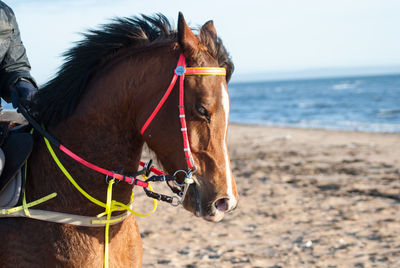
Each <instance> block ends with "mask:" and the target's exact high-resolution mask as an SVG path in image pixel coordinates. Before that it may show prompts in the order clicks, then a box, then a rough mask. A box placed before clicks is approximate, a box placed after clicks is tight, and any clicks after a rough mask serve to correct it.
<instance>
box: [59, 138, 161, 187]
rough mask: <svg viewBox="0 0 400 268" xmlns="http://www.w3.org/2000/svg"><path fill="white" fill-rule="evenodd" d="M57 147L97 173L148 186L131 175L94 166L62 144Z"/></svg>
mask: <svg viewBox="0 0 400 268" xmlns="http://www.w3.org/2000/svg"><path fill="white" fill-rule="evenodd" d="M59 148H60V150H61V151H63V152H64V153H65V154H67V155H68V156H70V157H71V158H73V159H74V160H76V161H77V162H79V163H81V164H82V165H84V166H86V167H88V168H90V169H93V170H95V171H97V172H99V173H102V174H104V175H108V176H110V177H113V178H116V179H117V180H121V181H126V182H128V183H131V184H133V183H135V184H136V185H139V186H142V187H145V188H147V187H148V186H149V184H148V183H147V182H144V181H141V180H136V179H135V178H133V177H128V176H124V175H121V174H116V173H114V172H112V171H109V170H107V169H104V168H101V167H99V166H96V165H94V164H92V163H89V162H88V161H86V160H85V159H83V158H81V157H79V156H77V155H76V154H74V153H73V152H71V151H70V150H68V149H67V148H66V147H64V146H63V145H60V147H59ZM157 175H159V174H157Z"/></svg>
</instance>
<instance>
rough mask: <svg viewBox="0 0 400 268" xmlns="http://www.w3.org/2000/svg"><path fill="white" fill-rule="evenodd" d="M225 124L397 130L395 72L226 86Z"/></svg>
mask: <svg viewBox="0 0 400 268" xmlns="http://www.w3.org/2000/svg"><path fill="white" fill-rule="evenodd" d="M229 94H230V98H231V113H230V122H231V123H241V124H256V125H265V126H289V127H298V128H318V129H336V130H355V131H369V132H400V75H380V76H364V77H343V78H323V79H322V78H319V79H301V80H285V81H266V82H243V83H240V82H234V83H231V84H229Z"/></svg>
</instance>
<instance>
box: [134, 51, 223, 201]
mask: <svg viewBox="0 0 400 268" xmlns="http://www.w3.org/2000/svg"><path fill="white" fill-rule="evenodd" d="M185 75H223V76H225V75H226V69H225V68H222V67H186V60H185V56H184V55H183V53H181V54H180V56H179V60H178V63H177V66H176V68H175V71H174V76H173V77H172V80H171V83H170V84H169V86H168V89H167V90H166V91H165V93H164V95H163V97H162V98H161V100H160V102H159V103H158V104H157V106H156V108H155V109H154V110H153V112H152V113H151V115H150V116H149V117H148V118H147V120H146V122H145V123H144V124H143V126H142V128H141V129H140V134H141V135H143V134H144V132H145V131H146V130H147V128H148V126H149V125H150V123H151V122H152V121H153V119H154V118H155V116H156V115H157V113H158V112H159V111H160V109H161V107H162V106H163V105H164V103H165V101H166V100H167V99H168V97H169V95H170V93H171V91H172V89H173V88H174V86H175V84H176V82H177V80H178V77H179V105H178V109H179V121H180V125H181V132H182V140H183V152H184V154H185V160H186V164H187V167H188V170H187V171H185V170H177V171H176V172H175V173H174V177H175V175H176V174H177V173H180V172H182V173H184V175H185V179H184V183H183V184H179V183H177V182H176V180H174V182H175V184H177V185H178V186H183V190H182V191H181V192H180V193H179V195H180V197H181V200H179V201H178V203H177V204H178V205H179V204H182V203H183V201H184V199H185V196H186V192H187V190H188V188H189V185H190V184H192V183H194V180H193V179H192V178H191V177H192V175H193V174H194V173H195V172H196V170H197V168H196V165H195V163H194V160H193V155H192V152H191V150H190V144H189V138H188V132H187V125H186V115H185V105H184V103H185V81H184V80H185ZM146 193H147V192H146Z"/></svg>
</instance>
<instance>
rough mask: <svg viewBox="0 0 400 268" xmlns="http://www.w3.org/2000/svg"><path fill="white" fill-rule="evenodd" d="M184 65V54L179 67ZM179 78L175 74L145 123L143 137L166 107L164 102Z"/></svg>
mask: <svg viewBox="0 0 400 268" xmlns="http://www.w3.org/2000/svg"><path fill="white" fill-rule="evenodd" d="M182 63H183V64H182ZM184 65H185V57H184V56H183V54H181V55H180V57H179V60H178V64H177V66H184ZM177 78H178V75H177V74H176V73H174V76H173V77H172V81H171V83H170V84H169V87H168V89H167V91H166V92H165V93H164V96H163V97H162V99H161V100H160V102H159V103H158V104H157V106H156V108H155V109H154V111H153V112H152V113H151V115H150V117H149V118H147V120H146V123H144V125H143V126H142V129H141V130H140V134H141V135H143V133H144V132H145V131H146V129H147V127H148V126H149V125H150V123H151V121H153V119H154V117H155V116H156V115H157V113H158V112H159V111H160V109H161V107H162V106H163V105H164V102H165V101H166V100H167V99H168V97H169V94H170V93H171V91H172V89H173V88H174V86H175V84H176V80H177Z"/></svg>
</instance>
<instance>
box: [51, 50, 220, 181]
mask: <svg viewBox="0 0 400 268" xmlns="http://www.w3.org/2000/svg"><path fill="white" fill-rule="evenodd" d="M185 74H186V75H226V70H225V68H220V67H195V68H186V63H185V57H184V56H183V54H181V55H180V56H179V60H178V64H177V67H176V69H175V72H174V76H173V77H172V81H171V83H170V85H169V87H168V89H167V91H166V92H165V94H164V96H163V97H162V99H161V101H160V102H159V103H158V105H157V106H156V108H155V109H154V111H153V112H152V113H151V115H150V116H149V118H148V119H147V120H146V122H145V123H144V125H143V127H142V129H141V130H140V134H142V135H143V133H144V132H145V131H146V129H147V127H148V126H149V125H150V123H151V122H152V121H153V119H154V117H155V116H156V115H157V113H158V112H159V111H160V109H161V107H162V106H163V105H164V103H165V101H166V100H167V98H168V96H169V95H170V93H171V91H172V89H173V88H174V86H175V84H176V81H177V80H178V76H180V80H179V119H180V123H181V132H182V138H183V148H184V149H183V150H184V153H185V158H186V163H187V165H188V168H189V171H194V170H195V169H196V167H195V165H194V161H193V156H192V153H191V151H190V145H189V138H188V133H187V126H186V120H185V107H184V99H185V98H184V79H185ZM58 147H59V149H60V150H61V151H63V152H64V153H65V154H67V155H68V156H70V157H71V158H72V159H74V160H75V161H77V162H79V163H81V164H82V165H84V166H86V167H88V168H90V169H92V170H94V171H97V172H99V173H102V174H105V175H107V176H110V177H112V178H115V179H117V180H121V181H126V182H128V183H130V184H136V185H139V186H142V187H145V188H147V187H148V186H149V184H148V183H147V182H144V181H141V180H137V179H135V178H134V177H129V176H125V175H122V174H117V173H114V172H112V171H109V170H107V169H104V168H101V167H99V166H96V165H94V164H92V163H90V162H88V161H86V160H85V159H83V158H81V157H79V156H78V155H76V154H74V153H73V152H71V151H70V150H68V149H67V148H66V147H64V146H63V145H61V144H60V145H59V146H58ZM140 166H142V167H144V166H145V163H144V162H142V161H140ZM150 170H151V172H153V173H154V174H156V175H163V174H165V173H164V172H162V171H161V170H159V169H156V168H154V167H151V168H150Z"/></svg>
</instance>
